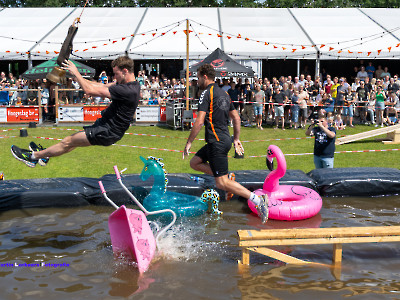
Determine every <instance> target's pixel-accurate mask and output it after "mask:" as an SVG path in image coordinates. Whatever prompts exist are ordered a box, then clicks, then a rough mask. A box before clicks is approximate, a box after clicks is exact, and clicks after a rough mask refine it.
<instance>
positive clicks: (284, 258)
mask: <svg viewBox="0 0 400 300" xmlns="http://www.w3.org/2000/svg"><path fill="white" fill-rule="evenodd" d="M247 249H249V250H251V251H253V252H256V253H260V254H263V255H266V256H269V257H272V258H274V259H277V260H280V261H283V262H284V263H287V264H296V265H305V264H310V263H311V262H309V261H305V260H301V259H298V258H295V257H293V256H290V255H287V254H284V253H282V252H279V251H275V250H272V249H270V248H265V247H263V248H259V247H248V248H247Z"/></svg>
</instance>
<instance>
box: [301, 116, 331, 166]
mask: <svg viewBox="0 0 400 300" xmlns="http://www.w3.org/2000/svg"><path fill="white" fill-rule="evenodd" d="M306 135H309V136H311V135H314V136H315V140H314V165H315V168H316V169H321V168H333V162H334V154H335V139H336V130H335V128H333V127H331V126H329V125H328V122H327V120H326V118H325V116H324V115H320V116H319V118H318V120H317V123H316V124H311V125H310V126H309V127H308V129H307V131H306Z"/></svg>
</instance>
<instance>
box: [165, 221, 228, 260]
mask: <svg viewBox="0 0 400 300" xmlns="http://www.w3.org/2000/svg"><path fill="white" fill-rule="evenodd" d="M205 226H207V224H199V223H197V222H193V219H186V220H182V221H181V223H180V224H175V226H174V227H172V228H171V230H169V231H167V232H166V233H165V234H164V235H163V236H162V237H161V238H160V240H159V248H160V249H161V251H160V253H158V256H163V257H167V258H168V259H170V260H175V261H199V260H204V259H205V260H207V257H210V256H214V255H211V254H212V253H215V252H220V251H224V246H223V245H221V241H218V242H213V241H209V237H207V234H206V233H205V231H206V230H205Z"/></svg>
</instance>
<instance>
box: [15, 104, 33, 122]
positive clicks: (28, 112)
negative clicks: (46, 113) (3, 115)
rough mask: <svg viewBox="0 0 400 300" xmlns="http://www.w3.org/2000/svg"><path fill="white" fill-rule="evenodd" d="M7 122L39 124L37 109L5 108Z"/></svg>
mask: <svg viewBox="0 0 400 300" xmlns="http://www.w3.org/2000/svg"><path fill="white" fill-rule="evenodd" d="M7 122H39V107H7Z"/></svg>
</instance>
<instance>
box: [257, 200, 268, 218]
mask: <svg viewBox="0 0 400 300" xmlns="http://www.w3.org/2000/svg"><path fill="white" fill-rule="evenodd" d="M258 197H259V199H260V204H259V205H257V206H256V208H257V212H258V215H259V217H260V218H261V223H263V224H265V223H266V222H267V221H268V195H267V194H264V195H259V196H258Z"/></svg>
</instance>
